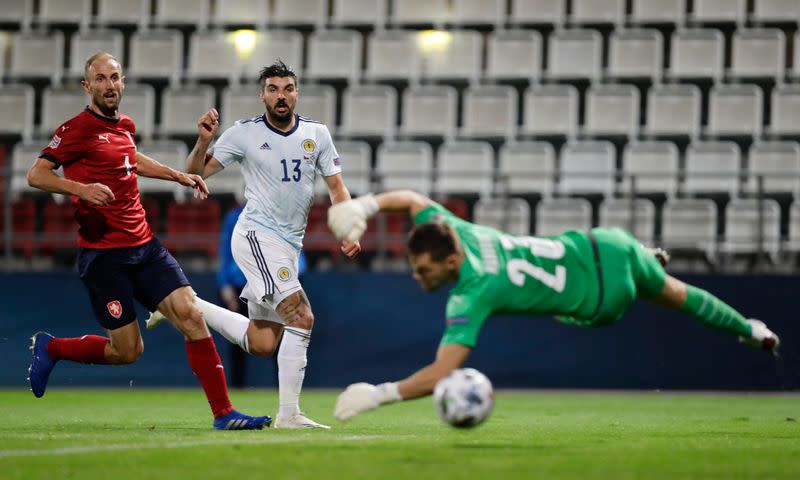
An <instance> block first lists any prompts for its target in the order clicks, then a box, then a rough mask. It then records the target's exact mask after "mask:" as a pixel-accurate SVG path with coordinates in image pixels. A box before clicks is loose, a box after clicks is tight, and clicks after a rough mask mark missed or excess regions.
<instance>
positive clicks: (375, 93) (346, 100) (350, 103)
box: [338, 85, 397, 138]
mask: <svg viewBox="0 0 800 480" xmlns="http://www.w3.org/2000/svg"><path fill="white" fill-rule="evenodd" d="M396 122H397V90H395V89H394V88H393V87H390V86H387V85H360V86H352V87H350V88H348V89H347V90H345V92H344V94H343V97H342V126H341V128H340V129H339V131H338V133H339V134H340V135H349V136H359V137H387V138H391V137H392V136H394V133H395V129H396Z"/></svg>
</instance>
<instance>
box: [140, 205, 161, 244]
mask: <svg viewBox="0 0 800 480" xmlns="http://www.w3.org/2000/svg"><path fill="white" fill-rule="evenodd" d="M141 202H142V207H144V214H145V218H147V223H148V224H149V225H150V230H151V231H152V232H153V233H154V234H156V235H158V234H159V233H160V232H161V205H160V204H159V203H158V200H156V199H155V198H149V197H142V198H141Z"/></svg>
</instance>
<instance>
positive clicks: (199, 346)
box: [186, 337, 233, 418]
mask: <svg viewBox="0 0 800 480" xmlns="http://www.w3.org/2000/svg"><path fill="white" fill-rule="evenodd" d="M186 356H187V357H189V366H190V367H191V368H192V371H193V372H194V374H195V375H197V378H198V379H199V380H200V385H201V386H202V387H203V390H204V391H205V392H206V398H207V399H208V404H209V405H211V411H212V412H214V418H219V417H224V416H225V415H227V414H229V413H231V412H232V411H233V405H231V401H230V399H229V398H228V384H227V382H226V381H225V369H224V368H222V360H220V358H219V354H217V347H216V346H215V345H214V339H213V338H211V337H207V338H203V339H201V340H187V341H186Z"/></svg>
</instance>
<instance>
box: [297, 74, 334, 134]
mask: <svg viewBox="0 0 800 480" xmlns="http://www.w3.org/2000/svg"><path fill="white" fill-rule="evenodd" d="M295 111H296V112H297V113H298V114H300V115H302V116H304V117H306V118H311V119H313V120H316V121H318V122H322V123H324V124H325V125H326V126H327V127H328V130H330V131H331V133H333V132H335V131H336V90H334V88H333V87H331V86H330V85H313V84H312V85H305V84H302V85H300V96H299V97H298V99H297V106H296V107H295Z"/></svg>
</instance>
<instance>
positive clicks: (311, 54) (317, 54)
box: [305, 30, 362, 84]
mask: <svg viewBox="0 0 800 480" xmlns="http://www.w3.org/2000/svg"><path fill="white" fill-rule="evenodd" d="M361 57H362V53H361V35H360V34H359V33H358V32H356V31H353V30H316V31H315V32H313V33H312V34H311V37H310V39H309V46H308V70H307V72H306V73H305V76H307V77H310V78H316V79H320V80H347V81H349V82H350V83H351V84H355V83H356V82H357V81H358V77H359V76H360V75H361Z"/></svg>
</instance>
